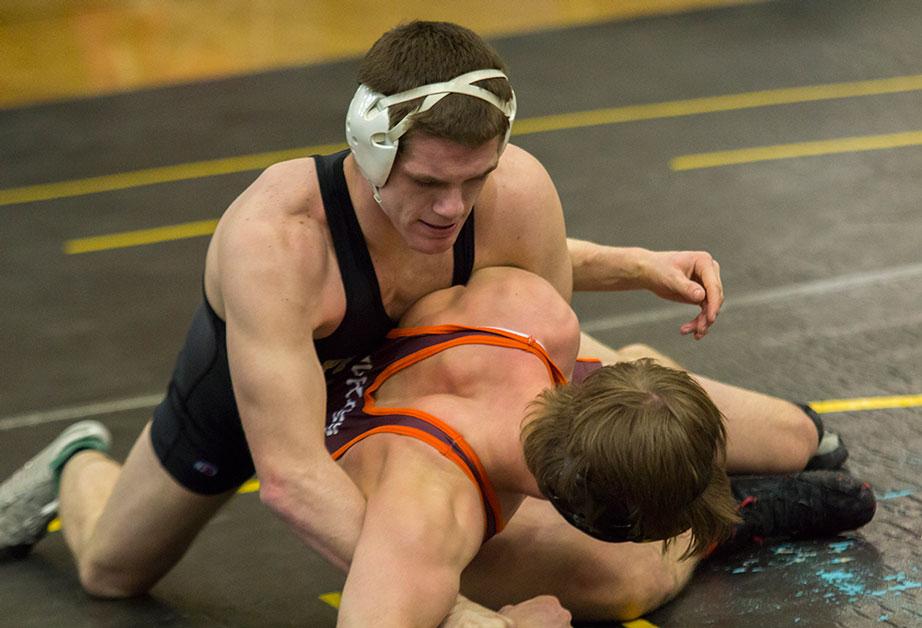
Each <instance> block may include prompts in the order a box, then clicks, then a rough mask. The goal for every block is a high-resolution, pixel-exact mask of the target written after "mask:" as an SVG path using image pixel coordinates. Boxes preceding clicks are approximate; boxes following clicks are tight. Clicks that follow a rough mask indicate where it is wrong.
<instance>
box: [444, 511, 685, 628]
mask: <svg viewBox="0 0 922 628" xmlns="http://www.w3.org/2000/svg"><path fill="white" fill-rule="evenodd" d="M685 547H686V545H684V544H682V543H680V542H677V543H676V544H675V545H673V546H671V547H670V549H669V550H668V551H667V552H666V553H664V552H663V544H662V543H643V544H638V543H604V542H602V541H598V540H596V539H593V538H591V537H589V536H587V535H586V534H583V533H582V532H580V531H579V530H577V529H576V528H573V527H572V526H570V525H569V524H568V523H566V521H564V520H563V518H562V517H561V516H560V515H559V514H558V513H557V512H556V511H555V510H554V509H553V507H552V506H551V505H550V504H549V503H548V502H546V501H544V500H539V499H534V498H527V499H526V500H525V501H524V502H523V503H522V506H521V507H520V508H519V510H518V511H517V512H516V514H515V517H513V518H512V520H511V521H510V522H509V524H508V526H507V527H506V529H505V530H503V532H502V533H501V534H499V535H497V536H495V537H493V538H492V539H490V541H488V542H487V543H486V544H485V545H484V546H483V547H482V548H481V550H480V553H478V554H477V557H476V558H475V559H474V560H473V561H472V562H471V564H470V565H469V566H468V568H467V569H466V570H465V572H464V574H463V576H462V589H461V592H462V593H464V594H465V595H467V596H469V597H470V598H471V599H473V600H475V601H477V602H480V603H481V604H484V605H486V606H489V607H491V608H499V607H501V606H503V605H505V604H511V603H517V602H521V601H523V600H526V599H528V598H531V597H535V596H538V595H545V594H549V595H555V596H557V597H558V598H559V599H560V601H561V603H562V604H563V606H564V607H565V608H566V609H568V610H569V611H570V612H571V613H573V616H574V618H578V619H581V620H612V619H631V618H635V617H637V616H639V615H641V614H643V613H645V612H648V611H649V610H651V609H652V608H655V607H657V606H659V605H660V604H662V603H664V602H665V601H666V600H668V599H669V598H670V597H671V596H672V595H674V594H675V592H676V591H678V589H679V588H680V587H681V586H682V585H684V584H685V582H686V581H687V580H688V578H689V576H690V575H691V572H692V570H693V569H694V565H695V564H696V562H697V561H696V560H695V559H689V560H687V561H679V560H678V556H679V555H680V554H681V553H682V552H683V551H684V550H685Z"/></svg>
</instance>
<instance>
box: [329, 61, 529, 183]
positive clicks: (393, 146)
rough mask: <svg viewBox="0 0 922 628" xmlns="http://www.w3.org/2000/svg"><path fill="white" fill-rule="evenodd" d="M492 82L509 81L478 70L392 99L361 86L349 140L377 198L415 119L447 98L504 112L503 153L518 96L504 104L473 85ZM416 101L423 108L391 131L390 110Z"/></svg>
mask: <svg viewBox="0 0 922 628" xmlns="http://www.w3.org/2000/svg"><path fill="white" fill-rule="evenodd" d="M489 78H503V79H506V80H509V79H508V78H507V77H506V75H505V74H503V72H501V71H500V70H495V69H490V70H475V71H473V72H467V73H466V74H462V75H460V76H456V77H455V78H453V79H451V80H450V81H445V82H442V83H431V84H428V85H421V86H419V87H415V88H413V89H410V90H407V91H405V92H400V93H398V94H392V95H390V96H385V95H383V94H379V93H378V92H375V91H374V90H372V89H371V88H369V87H368V86H367V85H359V88H358V89H357V90H356V92H355V96H353V98H352V102H351V103H350V104H349V110H348V112H347V114H346V140H347V141H348V142H349V147H350V148H351V149H352V154H353V156H354V157H355V162H356V164H358V167H359V170H361V171H362V174H363V175H365V178H366V179H368V181H369V182H370V183H371V185H372V187H374V188H375V194H376V195H377V190H378V188H380V187H381V186H383V185H384V184H385V182H387V177H388V175H389V174H390V172H391V168H392V167H393V165H394V159H395V158H396V157H397V146H398V142H399V139H400V136H402V135H403V134H404V133H406V132H407V131H408V130H409V129H410V126H411V122H412V117H413V116H414V115H415V114H417V113H420V112H422V111H426V110H427V109H429V108H430V107H432V106H433V105H434V104H435V103H437V102H438V101H440V100H441V99H442V98H444V97H445V96H447V95H448V94H465V95H467V96H472V97H474V98H480V99H481V100H485V101H487V102H488V103H490V104H491V105H493V106H494V107H496V108H497V109H499V110H500V111H502V112H503V113H504V114H505V115H506V118H508V120H509V126H508V127H507V129H506V135H505V137H504V138H503V143H502V146H501V147H500V150H502V148H503V147H505V145H506V142H508V141H509V134H510V132H511V131H512V122H513V120H515V108H516V101H515V93H513V94H512V98H510V99H509V100H508V101H506V102H503V101H501V100H500V99H499V97H498V96H496V94H494V93H493V92H491V91H490V90H488V89H484V88H482V87H479V86H477V85H473V83H474V82H476V81H482V80H484V79H489ZM417 98H424V100H423V102H422V103H421V104H420V106H419V107H417V108H416V109H415V110H413V111H411V112H410V113H409V114H407V115H406V117H404V118H403V120H401V121H400V122H398V123H397V124H395V125H394V126H393V127H391V126H390V120H389V117H388V113H387V109H388V107H390V106H391V105H396V104H398V103H402V102H407V101H410V100H415V99H417Z"/></svg>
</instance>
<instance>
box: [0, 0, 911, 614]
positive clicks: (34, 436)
mask: <svg viewBox="0 0 922 628" xmlns="http://www.w3.org/2000/svg"><path fill="white" fill-rule="evenodd" d="M494 43H495V45H496V46H497V47H498V48H499V50H500V52H501V53H502V54H503V55H504V57H505V58H506V59H507V61H508V62H509V65H510V67H511V71H512V77H513V81H514V84H515V86H516V90H517V93H518V99H519V103H520V107H521V109H520V112H519V118H520V122H519V123H518V126H517V131H518V135H517V136H516V137H515V138H514V139H513V141H514V142H516V143H518V144H520V145H522V146H523V147H525V148H526V149H528V150H529V151H531V152H533V153H534V154H535V155H537V156H538V158H539V159H541V161H542V162H543V163H544V164H545V166H546V167H547V168H548V170H549V171H550V173H551V175H552V177H553V178H554V180H555V181H556V183H557V186H558V189H559V192H560V195H561V197H562V199H563V203H564V207H565V209H566V212H567V220H568V228H569V231H570V233H571V234H572V235H574V236H576V237H586V238H590V239H595V240H597V241H603V242H607V243H612V244H616V243H618V244H634V245H640V246H646V247H649V248H656V249H687V248H703V249H707V250H709V251H711V252H712V253H713V254H714V255H715V257H716V258H717V259H718V260H720V263H721V266H722V272H723V279H724V283H725V285H726V289H727V305H726V307H725V309H724V311H723V313H722V314H721V317H720V320H719V322H718V323H717V325H716V326H715V328H714V329H713V331H712V333H711V334H710V335H709V336H708V337H707V338H706V339H704V340H703V341H701V342H697V343H696V342H694V341H692V340H690V339H688V338H685V337H682V336H680V335H679V333H678V326H679V324H680V323H681V322H683V321H684V320H685V319H686V318H690V317H691V316H692V312H691V310H690V309H688V308H685V307H682V306H677V305H671V304H668V303H665V302H663V301H660V300H658V299H656V298H655V297H652V296H650V295H645V294H622V295H610V294H600V295H578V296H577V298H576V299H575V307H576V309H577V311H578V313H579V314H580V317H581V319H582V321H583V323H584V325H585V327H586V328H587V329H588V330H589V331H591V332H592V333H594V334H595V335H596V336H597V337H599V338H600V339H601V340H603V341H606V342H608V343H610V344H613V345H615V346H618V345H622V344H627V343H630V342H646V343H648V344H650V345H652V346H654V347H656V348H657V349H659V350H661V351H662V352H664V353H666V354H668V355H671V356H673V357H674V358H676V359H677V360H678V361H679V362H681V363H683V364H684V365H686V366H687V367H688V368H690V369H692V370H694V371H697V372H700V373H703V374H706V375H709V376H712V377H716V378H718V379H721V380H724V381H727V382H730V383H734V384H738V385H742V386H746V387H751V388H755V389H758V390H762V391H765V392H769V393H772V394H776V395H780V396H784V397H788V398H791V399H798V400H804V401H816V402H828V401H830V400H845V402H843V403H842V404H839V405H838V406H832V405H830V404H827V405H825V406H822V405H818V407H820V408H823V409H825V410H826V413H825V419H826V422H827V426H828V427H829V428H831V429H832V430H834V431H837V432H839V433H840V434H842V436H843V438H844V439H845V440H846V442H847V443H848V445H849V448H850V450H851V460H850V462H849V468H850V469H851V470H852V471H853V472H854V473H855V474H856V475H858V476H861V477H863V478H865V479H867V480H868V481H870V482H871V483H872V484H873V486H874V487H875V491H876V493H877V495H878V499H879V508H878V513H877V516H876V518H875V519H874V521H873V522H872V523H871V524H869V525H868V526H867V527H865V528H864V529H863V530H861V531H860V532H857V533H854V534H849V535H847V536H844V537H840V538H836V539H827V540H822V541H817V542H798V543H784V544H774V545H768V546H766V547H763V548H761V549H753V550H752V551H750V552H748V553H741V554H738V555H735V556H733V557H731V558H725V559H721V560H712V561H709V562H706V563H705V564H703V565H702V566H701V567H700V569H699V570H698V573H697V575H696V576H695V578H694V580H693V582H692V584H691V586H690V587H689V588H688V589H687V590H686V591H685V592H684V593H683V594H682V595H680V597H679V598H678V599H676V600H675V601H673V602H672V603H671V604H669V605H668V606H666V607H664V608H663V609H661V610H659V611H657V612H655V613H652V614H651V615H649V616H647V617H646V618H645V619H644V620H642V621H638V622H633V623H632V624H630V625H631V626H634V627H638V626H649V625H654V626H662V627H687V626H729V627H734V626H747V627H748V626H766V627H774V626H798V627H799V626H819V627H827V626H845V627H862V626H878V625H879V626H904V627H908V626H919V625H922V601H920V596H922V572H920V566H922V562H920V547H922V540H920V535H922V501H920V496H922V366H920V365H922V254H920V250H922V244H920V243H922V210H920V199H922V178H920V176H919V172H920V171H922V4H920V3H918V2H913V1H911V0H902V1H900V0H891V1H886V0H882V1H878V2H873V3H871V2H864V1H863V0H841V1H838V2H831V1H829V2H819V1H794V0H791V1H777V2H768V3H761V4H754V5H749V6H742V7H736V8H727V9H720V10H710V11H706V12H700V13H691V14H687V15H679V16H669V17H656V18H648V19H640V20H635V21H631V22H622V23H605V24H595V25H591V26H585V27H580V28H573V29H566V30H560V31H548V32H543V33H539V34H532V35H524V36H517V37H511V38H507V39H502V40H496V41H494ZM355 69H356V63H355V62H354V61H345V62H339V63H331V64H327V65H319V66H312V67H307V68H292V69H288V70H282V71H273V72H266V73H262V74H255V75H249V76H244V77H239V78H234V79H226V80H215V81H208V82H200V83H195V84H190V85H185V86H179V87H170V88H162V89H151V90H146V91H140V92H135V93H130V94H123V95H116V96H109V97H97V98H90V99H85V100H75V101H69V102H63V103H56V104H46V105H39V106H31V107H24V108H19V109H9V110H2V111H0V292H2V294H3V295H4V307H3V308H2V309H0V329H2V332H3V333H2V344H0V347H2V348H0V372H2V373H3V376H2V377H0V475H2V476H4V477H5V476H6V475H8V474H9V473H10V472H12V471H13V470H14V469H15V468H16V467H18V466H19V465H20V464H21V463H22V462H23V461H24V460H25V459H26V458H27V457H29V456H30V455H31V454H32V452H34V451H37V450H38V449H39V448H40V447H41V446H43V445H44V443H46V442H47V441H48V440H50V439H51V438H53V436H54V435H55V434H56V433H57V432H58V431H59V430H60V429H61V427H62V426H63V425H64V424H65V423H66V422H67V421H68V420H72V419H73V418H75V417H77V416H85V415H98V416H99V417H100V419H101V420H102V421H104V422H105V423H106V424H107V425H108V426H109V427H110V428H112V430H113V433H114V436H115V442H116V449H115V453H116V455H117V456H124V455H125V453H127V449H128V447H129V446H130V444H131V442H132V441H133V439H134V438H135V436H136V434H137V432H138V431H139V429H140V427H141V426H142V425H143V423H144V422H145V421H146V419H147V417H148V416H149V412H150V408H151V407H152V406H153V404H154V403H156V400H157V398H158V397H159V395H160V394H162V390H163V387H164V385H165V383H166V381H167V379H168V377H169V373H170V371H171V368H172V363H173V360H174V358H175V355H176V352H177V351H178V349H179V347H180V342H181V340H182V338H183V336H184V333H185V328H186V325H187V323H188V322H189V320H190V318H191V314H192V312H193V310H194V309H195V307H196V306H197V304H198V302H199V300H200V298H201V297H200V295H201V293H200V282H201V272H202V263H203V258H204V252H205V247H206V244H207V238H205V237H202V236H201V235H200V236H198V237H190V236H194V234H195V233H196V231H195V229H198V230H199V232H201V233H207V231H208V229H209V224H210V223H209V222H207V221H213V220H214V219H216V218H217V217H218V216H219V215H220V212H221V211H222V210H223V209H224V208H225V207H226V206H227V204H228V203H229V202H230V201H231V200H232V199H233V198H234V197H235V196H236V195H237V194H238V193H239V192H240V191H241V190H242V189H243V188H244V187H245V186H246V185H247V184H248V183H249V182H250V181H251V180H252V179H253V178H254V176H255V174H256V172H255V170H254V168H257V167H259V166H258V165H254V164H258V163H259V162H260V159H264V158H260V157H257V158H254V159H252V160H250V161H247V162H245V163H244V162H242V161H233V160H231V161H221V162H215V161H214V160H223V159H226V158H236V157H239V156H250V155H261V154H263V153H271V152H274V151H290V150H291V149H295V150H294V153H295V154H298V153H305V152H310V148H306V149H305V148H304V147H313V146H318V145H325V144H338V143H339V142H341V141H342V140H341V137H342V130H341V127H342V118H343V115H344V110H345V106H346V103H348V100H349V98H350V97H351V93H352V91H353V89H354V83H353V78H352V77H353V75H354V72H355ZM818 86H824V87H818ZM726 95H738V96H736V97H734V98H718V97H722V96H726ZM663 103H666V104H663ZM548 116H554V117H548ZM766 147H771V148H766ZM715 153H716V154H715ZM177 164H179V165H180V167H179V168H178V169H175V170H158V169H160V168H165V167H168V166H174V165H177ZM195 164H199V165H198V166H195ZM202 164H204V165H202ZM248 164H249V165H248ZM196 167H199V168H205V170H206V171H207V172H208V173H215V172H224V174H212V175H211V176H201V177H200V176H193V175H195V174H196V172H198V171H195V168H196ZM209 168H210V169H209ZM222 168H223V170H222ZM151 169H153V170H151ZM177 172H178V173H179V175H178V177H179V178H178V179H177V175H176V173H177ZM115 173H129V174H128V175H124V176H123V177H121V178H116V179H113V178H105V177H108V176H109V175H112V174H115ZM98 177H103V178H98ZM73 181H76V183H70V184H67V185H58V184H60V182H73ZM200 221H206V222H205V223H204V224H201V223H200ZM190 223H196V224H194V225H191V226H190ZM168 225H184V227H183V228H182V229H180V230H179V232H178V235H177V233H176V232H171V233H172V236H171V235H170V234H169V233H164V232H162V231H154V232H143V233H141V234H138V233H137V232H138V231H139V230H149V229H158V228H160V227H164V226H168ZM123 232H131V234H132V235H131V237H130V238H129V239H128V240H124V239H123V240H113V239H111V238H109V237H108V236H111V235H112V234H118V233H123ZM96 236H107V237H106V238H105V239H104V240H102V241H100V240H91V241H89V244H88V241H87V240H85V239H86V238H91V237H96ZM171 237H178V239H169V238H171ZM144 238H146V239H147V240H154V241H157V240H159V241H157V242H155V243H151V244H146V245H139V242H141V241H143V240H144ZM165 239H168V240H169V241H164V240H165ZM100 242H102V243H103V244H105V245H106V246H108V247H112V248H106V249H105V250H98V251H95V252H85V253H68V252H66V251H77V250H81V247H83V248H84V249H85V248H87V247H89V246H92V245H93V243H96V244H97V245H99V243H100ZM888 398H890V399H888ZM862 408H871V409H862ZM341 587H342V577H341V576H340V575H338V574H337V573H336V572H335V571H333V570H332V569H330V568H328V567H327V566H326V565H325V564H324V563H323V562H322V561H321V560H320V559H319V558H317V557H316V556H314V555H313V554H312V553H311V552H309V551H308V550H306V549H304V548H303V547H302V546H301V545H300V543H298V542H297V541H296V540H295V539H294V537H293V536H292V535H291V534H289V533H288V532H287V531H286V530H285V528H284V526H283V525H282V524H281V523H279V522H278V521H277V520H276V519H275V518H274V517H273V516H272V515H271V514H270V513H269V512H268V511H266V510H265V509H264V508H263V507H262V506H261V505H260V503H259V499H258V497H256V495H255V494H252V493H250V494H245V495H241V496H238V497H237V498H236V499H235V500H233V502H232V503H231V504H230V505H229V506H228V507H227V508H226V509H225V510H223V511H222V512H221V513H220V514H219V515H218V517H216V518H215V520H214V521H213V522H212V523H211V524H209V526H208V527H207V528H206V529H205V531H204V532H203V534H202V535H201V537H200V538H199V540H198V541H197V542H196V544H195V545H194V547H193V548H192V550H191V552H190V554H189V555H188V556H187V557H186V558H185V559H184V560H183V562H182V563H181V564H180V565H179V567H178V568H177V569H176V570H175V571H174V572H173V573H171V574H170V575H169V576H168V577H167V578H166V579H164V581H163V582H162V583H161V584H160V585H158V586H157V587H156V588H155V589H154V591H153V593H152V595H150V596H149V597H146V598H143V599H140V600H136V601H132V602H117V603H103V602H97V601H92V600H89V599H88V598H87V597H86V596H85V595H84V594H83V593H82V592H81V590H80V589H79V587H78V585H77V581H76V578H75V574H74V569H73V567H72V565H71V562H70V559H69V557H68V554H67V551H66V549H65V547H64V544H63V539H62V538H61V535H60V534H59V533H52V534H51V535H50V536H49V538H48V539H46V540H45V541H43V542H42V544H41V545H39V546H38V547H37V548H36V551H35V552H34V553H33V555H32V556H31V557H30V558H29V559H27V560H25V561H22V562H16V563H8V562H7V563H2V564H0V609H2V611H0V625H2V626H16V627H22V626H75V627H76V626H139V625H162V626H183V627H187V626H189V627H191V626H209V627H210V626H287V625H310V626H332V625H333V624H334V622H335V609H334V606H335V604H336V594H337V593H338V592H339V591H340V590H341ZM644 622H646V623H644ZM612 625H616V624H612Z"/></svg>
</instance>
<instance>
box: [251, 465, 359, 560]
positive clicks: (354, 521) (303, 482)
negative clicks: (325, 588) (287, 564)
mask: <svg viewBox="0 0 922 628" xmlns="http://www.w3.org/2000/svg"><path fill="white" fill-rule="evenodd" d="M322 455H323V456H327V453H326V451H324V452H322ZM261 481H262V488H261V490H260V496H261V498H262V500H263V502H265V503H266V504H267V505H268V506H269V507H270V508H271V509H272V510H273V511H275V512H276V514H278V515H279V516H280V517H281V518H282V519H283V520H284V521H285V522H286V523H287V524H288V526H289V527H290V528H291V529H292V531H293V532H294V533H295V534H296V535H297V536H298V537H299V538H300V539H301V540H302V541H304V542H305V543H306V544H307V545H308V546H310V547H311V548H312V549H314V550H315V551H316V552H317V553H318V554H320V555H321V556H323V558H325V559H326V560H327V561H329V562H330V563H331V564H332V565H334V566H336V567H338V568H340V569H342V570H343V571H347V570H348V569H349V565H350V563H351V562H352V557H353V554H354V553H355V548H356V545H357V543H358V539H359V535H360V533H361V529H362V521H363V519H364V517H365V498H364V496H363V495H362V493H361V491H359V489H358V487H357V486H356V485H355V484H354V483H353V482H352V480H351V479H350V478H349V476H348V475H346V473H345V472H344V471H343V470H342V469H341V468H340V467H339V466H338V465H337V464H335V463H334V462H333V461H332V460H330V459H329V458H326V459H325V460H323V461H322V462H318V463H317V464H315V465H312V467H311V469H310V470H309V471H307V472H305V473H304V474H303V475H301V476H295V477H281V478H280V477H275V478H272V479H265V480H261Z"/></svg>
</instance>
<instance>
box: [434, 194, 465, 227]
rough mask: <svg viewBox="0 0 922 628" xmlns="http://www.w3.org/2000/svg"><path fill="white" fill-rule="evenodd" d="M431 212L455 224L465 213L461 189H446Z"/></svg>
mask: <svg viewBox="0 0 922 628" xmlns="http://www.w3.org/2000/svg"><path fill="white" fill-rule="evenodd" d="M432 210H433V211H434V212H435V213H436V215H438V216H440V217H441V218H444V219H445V220H446V221H450V222H455V221H456V220H457V219H459V218H461V217H462V216H463V215H464V214H465V212H466V211H467V207H466V206H465V203H464V195H463V194H462V193H461V187H460V186H457V187H455V186H451V187H448V188H446V189H445V190H444V193H443V194H441V195H439V198H438V199H437V200H436V202H435V204H434V205H433V207H432Z"/></svg>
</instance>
